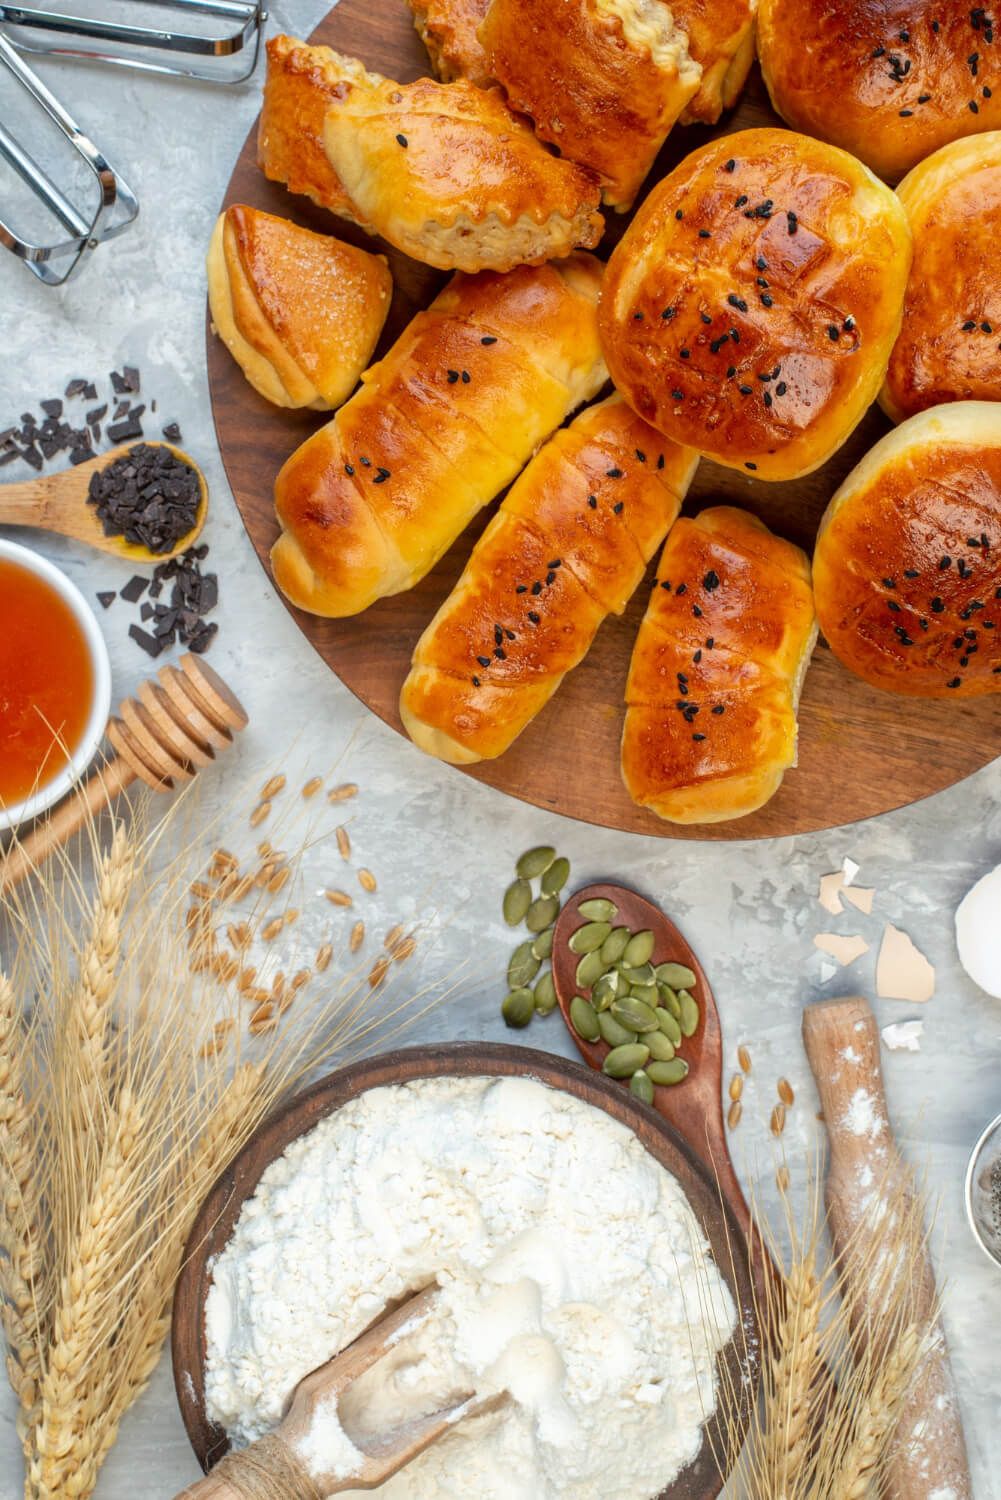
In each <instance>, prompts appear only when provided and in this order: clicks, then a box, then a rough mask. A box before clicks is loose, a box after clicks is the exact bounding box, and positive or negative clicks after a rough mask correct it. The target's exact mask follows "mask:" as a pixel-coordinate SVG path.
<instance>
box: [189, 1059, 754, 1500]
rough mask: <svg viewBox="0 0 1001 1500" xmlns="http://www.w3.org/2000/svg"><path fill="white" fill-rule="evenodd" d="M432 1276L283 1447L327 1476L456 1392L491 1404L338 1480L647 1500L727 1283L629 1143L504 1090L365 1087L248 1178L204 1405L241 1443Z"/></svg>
mask: <svg viewBox="0 0 1001 1500" xmlns="http://www.w3.org/2000/svg"><path fill="white" fill-rule="evenodd" d="M434 1282H438V1283H439V1284H440V1285H441V1287H442V1292H441V1295H440V1297H439V1298H438V1299H437V1302H436V1305H435V1307H434V1311H433V1313H432V1315H431V1316H430V1317H429V1318H427V1319H426V1320H425V1321H423V1322H422V1323H420V1324H419V1326H417V1327H416V1329H415V1331H414V1332H413V1333H408V1332H407V1331H406V1330H405V1331H404V1332H405V1333H406V1335H407V1336H405V1337H403V1338H401V1339H399V1340H398V1342H397V1343H396V1345H395V1346H394V1347H393V1349H392V1350H391V1351H390V1353H389V1354H388V1355H387V1356H386V1357H385V1358H384V1359H383V1360H381V1361H380V1362H379V1364H378V1365H376V1366H375V1367H373V1369H372V1370H370V1371H369V1372H368V1374H367V1375H366V1376H365V1377H363V1379H362V1381H360V1382H358V1384H357V1385H356V1386H355V1387H354V1389H353V1390H352V1391H351V1392H350V1393H349V1394H348V1395H347V1396H346V1397H345V1398H344V1399H343V1400H342V1401H341V1403H340V1409H339V1412H332V1411H330V1410H325V1411H324V1413H323V1415H322V1420H321V1421H320V1422H319V1423H317V1424H315V1425H314V1429H313V1431H312V1433H311V1434H310V1437H309V1441H308V1443H307V1444H305V1445H302V1446H301V1447H300V1456H302V1457H303V1458H304V1460H305V1461H307V1462H308V1463H310V1465H311V1466H312V1468H313V1472H314V1473H316V1472H320V1471H321V1470H322V1469H324V1468H325V1470H326V1472H328V1473H331V1474H339V1475H341V1476H343V1477H348V1476H349V1475H350V1474H352V1473H355V1472H357V1469H358V1463H357V1461H355V1459H353V1458H352V1455H357V1448H356V1447H355V1446H353V1445H358V1446H360V1447H362V1448H364V1446H365V1443H366V1440H367V1439H368V1438H369V1437H370V1436H371V1435H373V1434H374V1433H377V1432H380V1431H382V1432H385V1431H386V1430H388V1429H390V1428H393V1427H395V1426H398V1425H400V1424H402V1423H403V1422H405V1421H412V1420H415V1419H417V1418H419V1417H421V1416H423V1415H427V1414H429V1413H430V1412H432V1411H435V1410H438V1409H440V1408H441V1407H443V1406H447V1405H449V1404H452V1403H454V1402H455V1401H457V1400H460V1399H462V1398H463V1397H466V1396H469V1395H470V1394H472V1393H473V1392H475V1393H476V1395H477V1397H485V1396H489V1395H491V1394H493V1393H495V1392H502V1391H506V1392H508V1393H509V1399H508V1400H507V1401H506V1402H505V1403H504V1405H503V1406H502V1407H501V1408H500V1409H499V1410H497V1411H493V1412H490V1413H487V1414H481V1415H479V1416H473V1417H470V1418H468V1419H467V1420H465V1421H462V1422H457V1423H456V1425H455V1429H454V1431H452V1432H449V1433H448V1434H447V1435H446V1436H445V1437H443V1438H442V1439H440V1440H439V1442H438V1443H436V1444H435V1445H434V1446H433V1447H432V1448H430V1449H428V1450H427V1451H426V1452H425V1453H424V1454H422V1455H421V1456H420V1457H419V1458H418V1459H416V1460H415V1461H414V1462H413V1463H412V1464H411V1465H410V1466H409V1467H408V1468H407V1469H405V1470H403V1471H401V1473H399V1474H398V1475H396V1477H395V1478H394V1479H392V1480H390V1481H389V1482H388V1483H387V1484H385V1485H384V1486H383V1487H382V1488H381V1489H380V1490H379V1491H377V1492H373V1491H365V1492H362V1491H351V1492H349V1493H350V1494H351V1495H354V1496H355V1497H356V1500H365V1496H366V1495H369V1494H372V1493H378V1494H380V1495H382V1496H384V1497H385V1500H441V1497H445V1496H449V1497H455V1496H462V1495H467V1494H468V1495H475V1496H476V1497H477V1500H571V1497H572V1500H651V1497H653V1496H655V1495H657V1494H659V1493H660V1491H661V1490H662V1489H663V1488H664V1487H665V1485H667V1484H668V1483H669V1482H670V1481H671V1480H672V1479H673V1478H674V1477H675V1475H676V1474H677V1473H678V1472H679V1471H680V1470H681V1469H682V1468H684V1467H685V1465H686V1464H688V1463H690V1462H691V1460H692V1459H693V1458H694V1457H695V1456H696V1454H697V1453H698V1451H699V1448H700V1446H701V1443H702V1431H701V1427H702V1423H703V1422H704V1421H705V1419H706V1417H707V1416H708V1415H709V1414H710V1413H711V1411H712V1410H713V1408H714V1406H715V1363H714V1361H715V1355H716V1352H717V1350H718V1349H719V1348H720V1347H722V1345H723V1344H724V1343H725V1342H726V1341H727V1340H728V1338H729V1337H730V1335H731V1333H732V1332H733V1330H734V1327H735V1324H736V1315H735V1310H734V1306H733V1302H732V1299H731V1297H730V1294H729V1291H728V1289H727V1287H726V1285H725V1283H724V1282H723V1280H722V1278H721V1277H720V1274H719V1272H718V1270H717V1268H716V1266H715V1264H714V1262H713V1261H712V1259H711V1258H710V1257H709V1255H708V1250H707V1246H706V1244H705V1241H704V1239H703V1236H702V1233H701V1230H700V1228H699V1227H698V1225H697V1223H696V1220H695V1218H694V1216H693V1215H692V1212H691V1210H690V1208H689V1207H688V1203H687V1201H686V1199H685V1197H684V1194H683V1193H682V1191H681V1189H680V1187H679V1186H678V1184H677V1182H676V1181H675V1180H674V1178H673V1177H672V1176H671V1175H670V1174H669V1173H667V1172H666V1171H664V1169H663V1168H662V1167H660V1166H659V1164H658V1163H657V1162H656V1161H655V1160H654V1159H653V1157H651V1156H650V1155H648V1153H647V1152H646V1151H644V1150H643V1148H642V1146H641V1145H640V1144H639V1142H638V1140H637V1139H636V1138H635V1137H634V1136H633V1135H632V1133H631V1132H630V1131H629V1130H627V1129H626V1128H625V1127H624V1126H622V1125H620V1124H618V1123H617V1122H616V1121H614V1120H612V1119H610V1118H609V1117H608V1116H607V1115H605V1114H604V1113H603V1112H602V1111H600V1110H596V1109H592V1108H591V1107H590V1106H589V1105H585V1104H583V1103H581V1102H579V1101H578V1100H575V1099H573V1098H571V1097H570V1096H569V1095H566V1094H563V1093H561V1092H558V1091H556V1090H552V1089H549V1088H547V1087H545V1086H544V1085H542V1084H539V1083H535V1082H533V1081H531V1080H528V1079H514V1078H504V1079H488V1078H473V1079H451V1078H442V1079H430V1080H425V1081H422V1082H418V1083H414V1084H408V1085H402V1086H399V1087H393V1088H381V1089H372V1090H370V1091H368V1092H367V1093H364V1094H362V1095H361V1096H359V1098H357V1099H355V1100H353V1101H352V1102H351V1103H350V1104H347V1105H345V1106H344V1108H343V1109H341V1110H339V1111H338V1112H337V1113H336V1114H335V1115H332V1116H330V1117H329V1118H328V1119H327V1120H325V1121H323V1122H322V1123H321V1124H320V1125H318V1126H317V1127H316V1129H315V1130H313V1131H312V1132H310V1133H309V1134H308V1135H306V1136H304V1137H302V1138H300V1139H299V1140H298V1141H296V1142H294V1143H293V1145H292V1146H290V1148H289V1149H288V1151H287V1152H286V1153H285V1155H284V1156H283V1157H281V1158H280V1159H279V1160H278V1161H276V1162H274V1163H273V1164H272V1165H271V1166H270V1167H269V1168H268V1170H267V1171H266V1172H265V1173H264V1175H263V1177H262V1178H261V1181H260V1184H259V1185H258V1188H257V1191H256V1193H255V1194H254V1196H253V1198H251V1199H250V1200H248V1202H247V1203H245V1204H244V1207H243V1209H242V1211H241V1214H240V1217H239V1219H238V1221H237V1224H236V1227H235V1229H234V1232H233V1235H232V1238H231V1239H230V1241H229V1243H228V1244H227V1246H226V1248H225V1250H224V1251H223V1252H222V1254H221V1255H220V1256H219V1257H218V1259H217V1260H216V1262H215V1265H214V1268H213V1285H212V1288H211V1290H210V1292H209V1296H208V1302H207V1308H206V1334H207V1346H208V1347H207V1361H206V1405H207V1410H208V1415H209V1416H210V1418H212V1419H213V1420H214V1421H216V1422H218V1423H220V1424H221V1425H222V1426H223V1427H224V1428H225V1429H226V1430H227V1432H228V1433H229V1435H230V1437H231V1438H232V1439H233V1441H234V1443H235V1444H236V1445H237V1446H240V1445H242V1444H245V1443H247V1442H249V1441H251V1440H252V1439H254V1438H256V1437H259V1436H260V1435H261V1434H263V1433H265V1432H267V1431H268V1430H270V1429H271V1428H272V1427H274V1426H275V1425H276V1424H277V1423H278V1421H279V1420H280V1418H281V1415H282V1411H283V1407H284V1404H285V1402H286V1400H287V1398H288V1396H289V1394H290V1393H291V1391H292V1389H293V1388H294V1387H295V1385H296V1384H297V1383H298V1381H299V1380H300V1379H301V1378H302V1376H303V1375H305V1374H306V1373H307V1372H309V1371H310V1370H312V1369H315V1368H316V1366H318V1365H321V1364H323V1363H324V1362H325V1361H326V1360H328V1359H330V1358H332V1356H333V1355H334V1354H336V1353H337V1352H338V1351H339V1350H340V1349H342V1348H343V1347H344V1346H345V1345H346V1344H348V1343H350V1342H351V1341H352V1340H353V1339H354V1338H356V1337H357V1336H358V1334H359V1333H360V1332H361V1331H362V1330H363V1329H364V1328H365V1327H366V1326H367V1325H368V1324H369V1323H370V1322H372V1320H373V1319H374V1318H375V1317H377V1316H378V1315H379V1314H380V1313H381V1312H382V1311H383V1310H384V1309H385V1308H386V1306H387V1304H388V1303H390V1302H394V1301H396V1300H398V1299H400V1298H402V1297H404V1296H405V1295H407V1294H408V1293H410V1292H412V1291H414V1290H417V1289H419V1288H422V1287H424V1286H427V1285H430V1284H431V1283H434ZM709 1309H712V1314H711V1315H709V1314H708V1310H709ZM707 1317H708V1318H709V1320H710V1321H714V1322H715V1325H716V1326H715V1328H713V1329H712V1330H711V1331H709V1332H706V1331H704V1323H705V1321H706V1320H707ZM342 1423H343V1426H342V1425H341V1424H342ZM345 1429H346V1431H345Z"/></svg>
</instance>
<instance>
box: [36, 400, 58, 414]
mask: <svg viewBox="0 0 1001 1500" xmlns="http://www.w3.org/2000/svg"><path fill="white" fill-rule="evenodd" d="M39 405H40V406H41V408H42V410H43V411H44V413H45V415H46V416H47V417H61V416H62V414H63V403H62V402H61V401H60V400H58V398H54V399H53V400H51V401H42V402H40V403H39Z"/></svg>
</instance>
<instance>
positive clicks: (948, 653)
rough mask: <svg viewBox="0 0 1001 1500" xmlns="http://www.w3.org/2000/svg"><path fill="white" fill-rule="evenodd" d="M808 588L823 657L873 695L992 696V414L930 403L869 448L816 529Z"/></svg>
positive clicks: (1000, 470)
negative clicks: (825, 649) (830, 656)
mask: <svg viewBox="0 0 1001 1500" xmlns="http://www.w3.org/2000/svg"><path fill="white" fill-rule="evenodd" d="M946 559H948V561H946ZM814 584H815V588H816V594H817V613H818V615H819V618H820V625H821V629H822V630H823V632H824V635H825V636H826V638H827V640H828V643H829V644H830V647H831V649H832V651H833V652H834V653H835V655H836V656H837V657H838V659H839V660H840V661H841V662H843V663H844V665H845V666H846V667H847V668H848V669H849V670H850V671H852V672H854V673H856V675H857V676H859V677H862V678H864V679H865V681H866V682H869V683H872V684H873V686H875V687H879V688H884V689H886V690H887V691H889V692H897V693H907V694H910V695H912V696H916V697H924V698H972V697H979V696H982V695H983V694H985V693H996V692H998V691H999V690H1001V639H999V638H998V637H999V635H1001V598H999V590H1001V406H999V405H997V404H996V403H994V402H987V401H957V402H954V403H952V404H951V405H947V406H940V407H937V408H934V409H932V410H929V411H925V412H921V413H919V414H918V415H917V416H915V417H911V418H910V419H909V420H908V421H906V422H903V423H901V425H900V426H899V427H898V428H896V429H895V430H894V431H893V432H891V433H889V434H888V435H887V436H886V437H885V438H883V439H882V441H881V442H879V443H877V444H876V446H875V447H874V448H872V449H871V450H870V452H869V453H868V454H867V455H866V457H865V458H864V459H863V460H862V462H861V463H860V464H859V465H858V466H857V467H856V468H855V469H854V470H853V471H852V473H851V474H849V476H848V478H847V479H846V480H845V482H844V484H843V485H842V486H841V488H840V489H839V490H838V492H837V494H836V495H835V496H834V498H833V500H832V501H831V503H830V505H829V507H828V509H827V513H826V514H825V516H824V519H823V521H822V522H821V525H820V531H819V533H818V536H817V547H816V552H815V554H814Z"/></svg>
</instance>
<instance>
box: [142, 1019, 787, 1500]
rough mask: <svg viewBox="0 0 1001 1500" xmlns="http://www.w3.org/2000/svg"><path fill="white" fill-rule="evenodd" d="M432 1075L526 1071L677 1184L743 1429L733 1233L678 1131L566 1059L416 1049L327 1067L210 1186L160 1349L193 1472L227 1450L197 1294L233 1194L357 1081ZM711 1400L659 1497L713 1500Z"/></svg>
mask: <svg viewBox="0 0 1001 1500" xmlns="http://www.w3.org/2000/svg"><path fill="white" fill-rule="evenodd" d="M442 1077H456V1078H463V1077H465V1078H468V1077H490V1078H497V1077H521V1078H525V1077H527V1078H533V1079H535V1080H537V1081H538V1082H539V1083H543V1084H546V1085H548V1086H549V1087H550V1088H553V1089H558V1090H561V1091H562V1092H564V1093H567V1094H570V1095H572V1096H573V1097H575V1098H577V1099H579V1100H582V1101H583V1102H584V1103H586V1104H589V1105H592V1106H593V1107H594V1108H596V1109H599V1110H603V1111H604V1112H605V1113H606V1114H607V1115H610V1116H611V1117H612V1118H613V1119H615V1120H618V1121H619V1122H620V1123H621V1124H623V1125H625V1126H627V1127H628V1128H629V1129H630V1130H631V1131H632V1132H633V1133H634V1134H635V1135H636V1136H637V1137H638V1139H639V1141H640V1144H641V1145H642V1146H643V1147H644V1148H645V1150H647V1151H648V1152H649V1153H650V1155H651V1156H653V1157H654V1158H655V1160H656V1161H658V1162H659V1163H660V1164H661V1166H663V1167H664V1168H665V1169H666V1170H667V1171H668V1172H670V1173H671V1175H672V1176H673V1177H674V1178H675V1179H676V1180H677V1182H678V1184H679V1185H680V1187H681V1188H682V1190H683V1192H684V1193H685V1196H686V1197H687V1199H688V1202H689V1205H690V1207H691V1209H692V1212H693V1213H694V1215H695V1217H696V1219H697V1220H698V1222H699V1223H700V1224H701V1226H702V1228H703V1231H704V1233H705V1236H706V1239H707V1240H708V1242H709V1245H710V1248H711V1250H712V1254H713V1257H714V1259H715V1261H716V1265H717V1267H718V1269H719V1271H720V1274H721V1275H722V1277H723V1279H724V1281H725V1282H726V1283H727V1285H728V1286H729V1289H730V1292H731V1295H732V1296H733V1300H734V1303H735V1306H736V1309H737V1324H736V1329H737V1331H736V1333H735V1334H734V1337H733V1338H732V1339H731V1341H730V1343H729V1344H728V1345H726V1347H725V1348H724V1349H723V1350H722V1351H721V1352H720V1354H719V1355H718V1357H717V1370H718V1386H719V1389H720V1390H721V1391H724V1390H731V1391H736V1392H739V1393H740V1398H739V1399H740V1410H739V1413H738V1422H739V1424H740V1431H741V1433H742V1432H743V1430H744V1428H745V1427H746V1424H747V1420H748V1416H749V1404H750V1401H751V1399H752V1398H753V1395H754V1392H755V1391H756V1389H757V1358H758V1347H759V1341H758V1334H757V1323H756V1317H755V1301H754V1294H753V1290H752V1283H751V1276H750V1271H749V1257H748V1246H747V1240H746V1237H745V1234H744V1231H743V1230H742V1228H741V1227H740V1223H739V1220H738V1218H737V1216H736V1215H735V1214H734V1212H733V1209H732V1208H731V1206H730V1204H729V1203H728V1202H727V1201H726V1199H725V1197H724V1198H722V1199H721V1196H720V1189H719V1187H718V1186H717V1184H716V1183H715V1182H714V1181H713V1180H712V1178H711V1177H710V1176H709V1174H708V1172H707V1171H706V1169H705V1168H704V1167H703V1166H702V1164H701V1162H700V1161H698V1159H697V1158H696V1156H695V1155H694V1153H693V1152H692V1151H691V1150H690V1148H689V1147H688V1146H687V1145H686V1144H685V1142H684V1141H683V1140H682V1138H681V1137H680V1136H679V1135H678V1134H677V1132H676V1131H675V1130H673V1129H672V1128H671V1127H670V1126H669V1125H667V1124H666V1123H665V1122H664V1120H663V1119H662V1118H661V1117H660V1115H658V1114H657V1113H656V1112H655V1111H654V1110H652V1109H648V1108H647V1107H646V1106H644V1105H642V1104H639V1103H637V1101H636V1100H634V1099H633V1098H632V1097H631V1096H630V1095H629V1093H628V1092H627V1091H626V1090H625V1089H623V1088H622V1087H621V1085H619V1084H616V1083H613V1082H612V1081H611V1080H609V1079H606V1078H604V1077H603V1076H602V1075H601V1074H597V1073H594V1072H592V1071H590V1070H589V1069H586V1068H583V1067H581V1066H579V1065H578V1064H576V1063H572V1062H567V1061H565V1060H564V1059H562V1058H559V1057H554V1056H552V1054H550V1053H546V1052H536V1051H533V1050H530V1049H528V1048H523V1047H510V1046H506V1045H503V1044H498V1043H488V1042H484V1043H464V1044H454V1045H442V1046H429V1047H416V1048H413V1049H410V1050H408V1051H403V1052H396V1053H392V1054H389V1055H386V1056H382V1057H374V1058H371V1059H369V1060H368V1061H366V1062H361V1063H356V1064H354V1065H353V1066H351V1067H348V1068H344V1069H341V1070H340V1071H339V1072H336V1073H333V1074H331V1076H330V1077H329V1078H326V1079H324V1080H323V1081H322V1082H320V1083H318V1084H316V1085H314V1087H312V1088H311V1089H308V1090H307V1091H306V1092H305V1093H303V1094H300V1095H298V1096H297V1097H296V1098H294V1099H292V1100H290V1102H289V1103H288V1104H287V1105H285V1106H284V1107H283V1108H282V1109H280V1110H278V1111H276V1113H275V1114H274V1115H272V1116H271V1118H270V1119H268V1120H266V1121H265V1122H264V1124H263V1125H262V1126H261V1128H260V1129H259V1130H258V1131H257V1133H256V1134H255V1135H254V1136H253V1138H252V1139H251V1140H250V1141H249V1142H248V1144H247V1145H246V1146H245V1147H244V1149H243V1151H241V1152H240V1154H239V1155H238V1156H237V1157H236V1159H235V1161H234V1162H233V1164H232V1166H231V1167H230V1168H229V1169H228V1171H226V1172H225V1173H224V1174H223V1176H222V1177H220V1178H219V1180H218V1182H217V1183H216V1184H215V1186H214V1187H213V1189H212V1191H211V1193H210V1194H209V1196H208V1198H207V1199H206V1200H205V1202H204V1204H203V1205H202V1208H201V1210H200V1212H199V1214H198V1218H197V1219H196V1221H195V1224H194V1227H193V1229H192V1232H191V1237H190V1240H189V1242H188V1247H187V1252H186V1255H185V1262H184V1269H183V1270H182V1272H181V1276H180V1279H179V1281H178V1283H177V1289H176V1293H175V1297H174V1316H173V1330H172V1355H173V1365H174V1382H175V1386H176V1389H177V1399H178V1402H179V1403H180V1408H181V1416H182V1419H183V1421H184V1425H185V1428H186V1429H187V1433H188V1437H189V1438H190V1440H191V1445H192V1447H193V1448H194V1450H195V1454H196V1456H197V1458H198V1461H199V1463H200V1464H201V1466H202V1468H203V1469H205V1470H208V1469H210V1468H211V1467H212V1465H213V1464H215V1463H217V1462H218V1460H219V1459H220V1458H221V1457H222V1456H223V1454H224V1453H225V1452H226V1451H227V1450H228V1447H229V1440H228V1438H227V1436H226V1433H225V1432H224V1431H223V1430H222V1429H221V1428H220V1427H218V1426H216V1425H215V1424H214V1423H212V1422H210V1421H209V1419H208V1417H207V1416H206V1412H205V1360H206V1337H205V1302H206V1297H207V1296H208V1292H209V1288H210V1286H211V1283H212V1265H213V1261H214V1259H215V1257H216V1256H217V1255H218V1254H219V1253H220V1251H221V1250H222V1249H223V1248H224V1246H225V1245H226V1243H227V1241H228V1239H229V1237H230V1235H231V1234H232V1232H233V1228H234V1225H235V1224H236V1221H237V1219H238V1217H239V1214H240V1210H241V1208H242V1207H243V1204H244V1201H245V1200H246V1199H247V1198H249V1197H250V1196H251V1195H252V1194H253V1193H254V1191H255V1189H256V1187H257V1184H258V1182H259V1181H260V1178H261V1175H262V1173H263V1172H264V1171H265V1169H266V1168H267V1167H268V1166H269V1165H270V1164H271V1162H273V1161H274V1160H275V1159H276V1158H277V1157H279V1156H281V1155H282V1153H283V1152H284V1151H285V1150H286V1148H287V1147H288V1146H289V1145H290V1144H291V1142H292V1141H294V1140H295V1139H296V1138H297V1137H299V1136H301V1135H305V1134H306V1133H307V1132H308V1131H310V1130H312V1129H313V1127H314V1126H316V1125H317V1124H319V1122H320V1121H321V1120H323V1119H324V1118H325V1117H326V1116H327V1115H330V1114H333V1113H334V1112H335V1111H336V1110H338V1109H340V1108H341V1106H342V1105H344V1104H347V1103H348V1101H349V1100H351V1099H354V1098H355V1097H356V1096H357V1095H358V1094H360V1093H363V1092H364V1091H365V1090H367V1089H373V1088H380V1087H383V1086H385V1085H392V1084H399V1083H409V1082H412V1081H413V1080H415V1079H425V1078H442ZM722 1427H723V1423H722V1421H721V1415H720V1408H719V1407H717V1410H716V1412H715V1413H714V1415H713V1417H712V1419H711V1420H710V1421H709V1422H708V1423H707V1424H706V1428H705V1437H704V1440H703V1443H702V1447H701V1448H700V1450H699V1453H698V1456H697V1457H696V1459H695V1460H694V1462H693V1463H691V1464H689V1466H688V1467H687V1468H686V1469H684V1470H682V1472H681V1473H680V1474H679V1475H678V1477H677V1478H676V1479H675V1480H674V1481H673V1482H672V1483H671V1484H670V1485H669V1486H668V1488H667V1489H666V1490H665V1491H664V1492H663V1494H662V1495H661V1497H660V1500H715V1497H716V1496H717V1495H718V1494H719V1492H720V1490H721V1489H722V1487H723V1482H724V1479H725V1473H724V1472H722V1471H721V1470H722V1467H724V1466H723V1465H722V1461H721V1456H723V1455H726V1456H727V1457H730V1458H732V1457H733V1456H734V1455H735V1451H739V1444H737V1445H733V1434H732V1433H731V1434H730V1441H729V1443H728V1441H727V1438H726V1434H725V1433H724V1432H723V1430H722Z"/></svg>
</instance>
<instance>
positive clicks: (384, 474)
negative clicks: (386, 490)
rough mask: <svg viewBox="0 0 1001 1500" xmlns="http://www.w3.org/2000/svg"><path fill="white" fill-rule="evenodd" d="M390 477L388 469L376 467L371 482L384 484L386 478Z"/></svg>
mask: <svg viewBox="0 0 1001 1500" xmlns="http://www.w3.org/2000/svg"><path fill="white" fill-rule="evenodd" d="M391 478H392V475H391V474H390V471H389V470H388V469H377V470H376V475H375V478H374V479H373V480H372V483H373V484H385V483H386V480H387V479H391Z"/></svg>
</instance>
